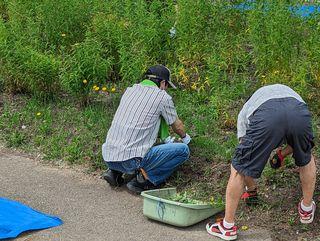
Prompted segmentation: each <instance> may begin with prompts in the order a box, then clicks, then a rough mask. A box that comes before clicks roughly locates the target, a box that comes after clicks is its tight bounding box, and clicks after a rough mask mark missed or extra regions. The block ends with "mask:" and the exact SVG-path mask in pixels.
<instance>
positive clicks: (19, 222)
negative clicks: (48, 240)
mask: <svg viewBox="0 0 320 241" xmlns="http://www.w3.org/2000/svg"><path fill="white" fill-rule="evenodd" d="M62 223H63V222H62V221H61V220H60V219H59V218H57V217H53V216H49V215H46V214H43V213H40V212H38V211H36V210H33V209H31V208H29V207H28V206H26V205H23V204H21V203H18V202H16V201H12V200H9V199H6V198H1V197H0V239H6V238H15V237H17V236H18V235H19V234H20V233H22V232H25V231H30V230H38V229H46V228H51V227H55V226H59V225H61V224H62Z"/></svg>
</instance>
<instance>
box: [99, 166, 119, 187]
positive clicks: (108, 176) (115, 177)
mask: <svg viewBox="0 0 320 241" xmlns="http://www.w3.org/2000/svg"><path fill="white" fill-rule="evenodd" d="M122 174H123V173H122V172H119V171H115V170H110V169H108V170H107V171H106V172H105V173H104V174H103V175H102V177H103V179H104V180H106V181H107V182H108V183H109V184H110V186H112V187H120V186H121V185H122V184H123V183H124V179H123V177H122Z"/></svg>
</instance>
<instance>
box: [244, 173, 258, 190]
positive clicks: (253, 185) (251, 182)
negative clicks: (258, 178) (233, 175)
mask: <svg viewBox="0 0 320 241" xmlns="http://www.w3.org/2000/svg"><path fill="white" fill-rule="evenodd" d="M244 183H245V185H246V187H247V191H254V190H255V189H256V188H257V184H256V182H255V180H254V179H253V178H252V177H249V176H245V177H244Z"/></svg>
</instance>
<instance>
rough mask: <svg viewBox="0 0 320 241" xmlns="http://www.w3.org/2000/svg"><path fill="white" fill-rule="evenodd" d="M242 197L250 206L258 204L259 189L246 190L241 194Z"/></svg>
mask: <svg viewBox="0 0 320 241" xmlns="http://www.w3.org/2000/svg"><path fill="white" fill-rule="evenodd" d="M241 199H242V200H244V201H245V202H246V204H247V205H248V206H251V205H256V204H258V202H259V199H258V192H257V189H254V190H253V191H246V192H244V193H243V194H242V196H241Z"/></svg>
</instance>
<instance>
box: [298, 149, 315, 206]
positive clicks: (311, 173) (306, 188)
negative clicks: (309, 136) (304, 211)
mask: <svg viewBox="0 0 320 241" xmlns="http://www.w3.org/2000/svg"><path fill="white" fill-rule="evenodd" d="M299 172H300V181H301V187H302V193H303V204H304V205H305V206H311V203H312V197H313V192H314V188H315V184H316V164H315V160H314V157H313V155H311V161H310V162H309V163H308V164H307V165H306V166H304V167H300V168H299Z"/></svg>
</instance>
